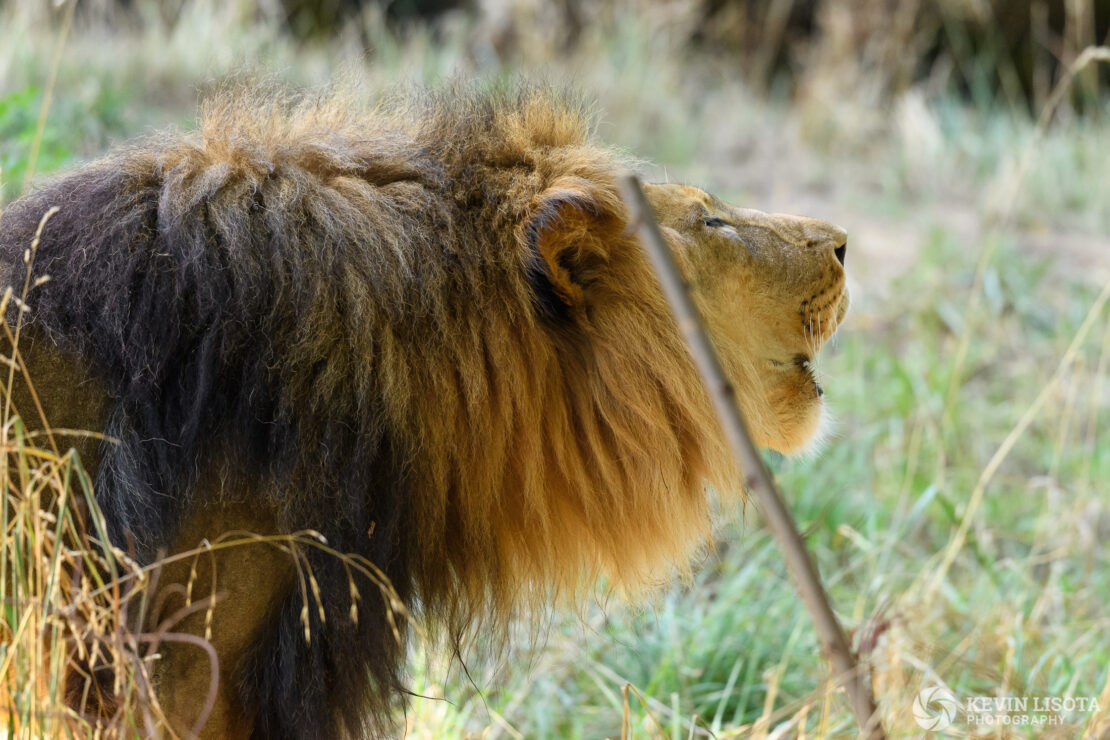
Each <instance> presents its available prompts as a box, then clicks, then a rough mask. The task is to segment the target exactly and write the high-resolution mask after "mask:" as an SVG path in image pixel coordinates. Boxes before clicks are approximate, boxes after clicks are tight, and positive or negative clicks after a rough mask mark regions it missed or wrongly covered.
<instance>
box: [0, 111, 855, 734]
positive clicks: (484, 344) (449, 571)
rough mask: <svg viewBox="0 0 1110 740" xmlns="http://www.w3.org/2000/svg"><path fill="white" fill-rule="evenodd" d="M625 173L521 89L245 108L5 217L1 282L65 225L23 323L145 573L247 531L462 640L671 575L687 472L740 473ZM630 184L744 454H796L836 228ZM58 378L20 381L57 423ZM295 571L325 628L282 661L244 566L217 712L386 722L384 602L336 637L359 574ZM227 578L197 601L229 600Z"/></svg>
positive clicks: (45, 254) (143, 146)
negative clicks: (742, 425) (83, 375)
mask: <svg viewBox="0 0 1110 740" xmlns="http://www.w3.org/2000/svg"><path fill="white" fill-rule="evenodd" d="M627 166H628V162H627V161H626V160H625V159H624V158H622V157H621V156H620V155H618V154H615V153H614V152H613V151H612V150H609V149H606V148H603V147H600V146H598V145H597V144H595V143H593V142H592V141H591V136H590V118H589V116H588V115H586V114H585V113H584V112H583V107H582V106H581V105H580V104H578V103H576V102H574V101H573V100H570V99H568V98H566V97H564V96H559V95H556V94H553V93H551V92H550V91H545V90H535V89H530V90H525V91H515V92H506V91H501V92H488V91H487V92H482V93H462V92H459V91H457V90H456V91H452V92H450V93H441V94H438V95H433V94H426V93H421V94H409V95H407V96H396V97H395V98H394V99H392V100H389V101H386V102H384V103H382V104H380V105H379V106H378V107H376V108H374V109H372V110H360V109H359V106H357V105H355V104H353V103H352V101H351V100H350V99H348V98H343V97H338V96H332V97H325V98H321V99H306V98H292V97H290V96H288V95H284V94H280V93H279V92H277V91H274V90H264V91H262V92H258V93H244V91H242V90H239V89H236V90H232V91H229V92H227V93H225V94H222V95H218V96H216V97H215V98H214V99H213V100H212V101H210V102H209V103H208V104H206V105H205V107H204V110H203V113H202V116H201V124H200V130H199V132H198V133H196V134H186V135H179V134H172V135H158V136H155V137H152V138H149V139H147V140H145V141H140V142H138V143H136V144H133V145H131V146H128V147H125V148H123V149H121V150H119V151H117V152H116V153H114V154H112V155H109V156H108V157H107V158H106V159H104V160H101V161H99V162H94V163H92V164H90V165H88V166H87V167H85V168H83V169H81V170H78V171H77V172H75V173H72V174H69V175H67V176H64V177H62V178H60V179H58V180H56V181H55V182H53V183H51V184H50V185H48V186H47V187H45V188H43V189H41V190H39V191H37V192H36V193H34V194H32V195H30V196H28V197H26V198H24V199H23V200H21V201H18V202H16V203H15V204H13V205H12V206H11V207H10V208H9V209H8V211H7V212H6V213H5V214H4V217H3V219H2V220H0V246H2V247H3V256H4V259H5V261H6V262H7V263H8V264H9V265H12V266H15V265H18V264H19V262H18V259H17V258H18V256H19V255H21V254H22V251H23V249H24V248H25V247H26V245H27V244H28V243H29V242H30V236H31V234H33V232H34V228H35V227H36V226H37V224H38V222H39V219H40V218H41V216H42V214H43V213H44V212H45V211H46V209H48V208H49V207H51V206H55V205H57V206H59V207H60V211H59V212H58V213H57V214H56V215H55V216H54V217H53V218H52V219H51V220H50V221H49V222H48V223H47V225H46V228H45V230H44V233H43V238H42V243H41V246H40V247H39V251H38V255H37V260H38V261H37V263H36V264H37V265H39V266H40V268H41V270H42V271H43V272H47V273H49V274H50V275H51V280H50V281H49V282H48V283H46V284H45V285H43V286H42V287H41V288H40V289H38V290H37V292H36V293H35V294H34V295H33V297H32V300H31V301H30V303H31V308H32V312H31V320H32V328H33V330H34V335H35V336H37V337H38V339H37V340H36V341H37V347H38V348H39V349H38V350H37V351H40V352H46V353H47V355H48V357H47V360H43V362H51V360H50V359H49V355H50V353H51V352H56V353H59V354H60V355H61V356H64V357H78V358H81V362H82V364H84V365H85V367H87V368H90V370H89V373H90V374H91V375H92V376H93V377H94V378H95V379H96V382H97V383H98V384H99V385H98V387H99V388H101V390H102V396H103V398H104V403H103V405H102V407H97V408H96V409H94V410H92V411H88V412H86V413H87V414H91V415H92V416H93V417H95V418H78V419H65V418H63V419H62V420H61V422H63V423H64V425H65V426H69V427H76V426H79V425H81V424H82V423H84V424H85V425H88V426H91V427H95V428H97V429H99V430H103V431H105V432H106V433H107V434H109V435H111V436H112V437H114V438H116V439H119V440H120V443H119V444H118V445H114V446H112V445H106V446H104V447H103V448H102V449H101V450H100V451H99V454H98V455H97V469H98V481H97V486H98V494H97V495H98V500H99V501H100V502H101V504H102V506H103V508H104V510H105V514H106V516H107V518H108V520H109V523H110V527H111V531H110V534H111V536H112V538H113V540H114V541H116V542H117V544H120V545H125V544H127V543H131V544H133V545H134V546H135V547H136V548H137V552H138V554H139V557H140V558H143V559H146V560H149V559H151V558H152V557H154V555H155V553H157V552H158V551H159V550H165V549H167V548H168V549H169V550H170V551H171V552H175V551H181V550H184V549H188V548H190V547H193V546H195V545H196V543H197V542H198V541H199V540H200V539H201V538H202V537H208V538H210V539H211V538H214V537H215V536H218V535H219V534H221V533H222V532H223V531H225V530H226V529H229V528H232V522H234V526H235V527H239V526H249V524H250V522H251V521H253V520H252V519H251V517H253V516H255V514H253V513H251V514H249V515H247V518H246V522H245V523H244V521H242V519H243V516H244V515H243V511H244V510H247V509H249V511H250V512H256V511H261V512H262V513H261V514H258V515H257V516H258V521H259V523H260V524H259V526H261V527H265V528H267V529H269V530H272V531H278V532H293V531H300V530H303V529H312V530H317V531H320V532H321V533H323V534H324V536H325V537H327V539H328V542H329V543H330V544H331V545H332V546H333V547H335V548H336V549H339V550H341V551H343V552H352V553H355V554H357V555H359V556H361V557H364V558H366V559H367V560H369V561H370V562H372V563H374V564H375V566H377V567H380V568H381V570H382V571H383V572H384V573H385V574H386V575H387V576H388V577H389V578H390V580H391V581H392V582H393V586H394V588H395V589H396V593H397V594H398V598H399V600H400V602H401V603H403V604H404V605H406V606H407V607H408V608H409V609H410V610H411V611H414V612H415V613H417V614H418V615H421V616H423V617H426V618H429V620H430V621H432V622H435V623H438V624H443V625H445V626H446V628H447V630H448V632H449V634H451V635H452V636H454V637H456V638H457V637H459V636H460V635H462V634H464V633H465V632H466V631H467V629H468V627H472V626H473V625H474V623H475V622H476V621H482V622H484V623H487V624H493V625H498V624H502V623H503V622H504V620H505V619H507V618H508V617H509V616H510V615H511V614H513V613H514V612H515V611H516V610H517V609H519V608H521V607H536V606H540V605H543V604H546V603H548V601H549V599H550V597H551V595H552V593H553V592H554V593H556V594H559V595H561V596H564V597H567V598H571V599H572V598H574V597H575V596H578V595H580V593H581V589H583V588H584V587H589V586H590V584H593V583H594V582H595V581H596V580H597V578H598V577H599V576H602V575H604V576H606V577H608V578H609V579H610V580H611V581H612V582H613V583H615V584H617V585H618V586H619V587H622V588H625V589H628V590H635V589H638V588H640V587H642V586H643V585H645V584H652V583H656V582H658V581H660V580H662V579H664V578H666V577H667V576H668V574H670V573H671V572H672V568H673V567H675V566H677V567H679V568H684V567H686V564H687V563H688V561H689V558H690V554H691V551H692V550H693V548H695V547H696V546H697V544H698V543H699V542H701V541H703V538H704V537H705V536H706V535H707V534H708V532H709V529H710V525H711V516H710V502H709V499H708V497H707V485H708V486H711V487H713V488H715V489H716V490H717V491H720V492H722V493H724V494H727V495H730V496H733V495H736V494H738V493H739V492H740V485H739V480H738V474H737V471H736V470H735V467H734V464H733V463H732V461H731V460H730V457H729V455H728V453H727V450H726V447H725V445H724V441H723V439H722V437H721V434H720V430H719V428H718V425H717V422H716V419H715V417H714V415H713V412H712V409H711V406H710V404H709V400H708V398H707V396H706V394H705V392H704V390H703V388H702V385H701V382H700V380H699V378H698V375H697V373H696V371H695V368H694V366H693V364H692V362H691V360H690V358H689V356H688V353H687V351H686V349H685V345H684V343H683V340H682V338H681V336H680V334H679V331H678V328H677V326H676V324H675V321H674V319H673V318H672V316H671V315H670V313H669V311H668V309H667V306H666V304H665V302H664V300H663V298H662V295H661V293H660V291H659V289H658V286H657V283H656V279H655V277H654V275H653V273H652V271H651V268H650V265H649V263H648V262H647V260H646V259H645V257H644V255H643V253H642V251H641V247H640V246H639V244H638V243H637V242H636V240H635V238H634V237H633V235H632V233H631V231H630V229H629V228H628V224H627V215H626V211H625V207H624V205H623V204H622V202H621V200H620V198H619V196H618V191H617V187H616V177H617V176H618V174H619V173H620V172H621V171H622V170H623V169H624V168H626V167H627ZM649 197H650V198H651V199H652V201H653V204H654V205H655V206H656V209H657V210H658V211H659V214H660V218H661V223H662V225H663V227H664V231H665V233H666V234H667V236H668V239H669V240H670V241H671V245H672V247H673V248H674V249H675V252H676V255H677V256H678V257H679V260H680V262H681V264H682V266H683V268H684V270H685V271H686V273H687V278H688V279H689V280H690V281H691V283H692V284H693V286H694V289H695V292H696V296H697V299H698V301H699V304H700V305H701V307H702V308H703V310H704V311H705V313H706V316H707V319H708V321H709V326H710V329H711V331H712V332H713V336H714V341H715V342H716V343H717V344H718V348H719V350H720V351H721V354H722V357H723V359H724V362H725V366H726V368H727V369H728V370H729V371H730V374H731V375H732V376H733V381H734V383H735V387H736V391H737V394H738V399H739V401H740V404H741V406H742V407H743V408H744V410H745V412H746V414H747V415H748V418H749V420H750V422H751V424H752V426H753V431H754V432H755V435H756V437H757V441H759V442H760V443H761V444H764V445H767V446H772V447H776V448H777V449H781V450H783V451H788V452H789V451H793V450H795V449H798V448H799V447H801V446H802V445H804V444H805V443H806V441H807V440H808V439H810V438H811V437H812V436H813V434H814V433H815V431H816V428H817V424H818V420H819V417H820V395H821V393H820V387H819V386H816V384H815V383H814V381H813V377H812V374H811V373H810V372H809V367H808V362H809V360H810V359H811V358H812V355H813V354H814V353H815V352H816V351H817V349H819V347H820V345H821V344H822V343H823V342H824V341H825V340H826V339H827V338H828V336H829V335H831V333H832V332H833V331H834V330H835V328H836V325H837V324H838V322H839V321H840V319H842V318H843V315H844V311H845V310H846V308H847V298H846V294H845V292H844V280H843V270H842V268H841V267H840V264H841V263H842V262H843V247H844V235H843V232H842V231H841V230H839V229H837V228H836V227H833V226H830V225H828V224H824V223H823V222H819V221H815V220H812V219H803V218H797V217H791V216H768V215H766V214H761V213H758V212H755V211H745V210H742V209H736V208H733V207H731V206H727V205H726V204H724V203H722V202H721V201H719V200H717V199H716V198H713V197H712V196H709V195H708V194H706V193H704V192H702V191H700V190H697V189H695V188H689V187H684V186H666V185H664V186H656V187H653V188H651V189H650V190H649ZM71 381H72V379H67V378H64V377H63V378H62V379H60V380H59V381H58V382H57V383H56V384H55V385H56V387H55V388H53V389H47V392H46V394H45V395H47V396H49V397H51V398H53V399H55V403H54V406H55V408H56V409H57V411H56V412H53V413H58V414H59V415H62V416H63V417H64V416H65V414H66V413H70V412H67V411H66V403H65V398H66V391H65V386H67V385H72V382H71ZM52 422H53V423H55V424H58V423H59V422H56V421H54V420H52ZM221 511H227V512H229V513H228V515H227V516H226V517H224V515H222V514H220V512H221ZM312 565H313V567H314V568H315V569H316V570H317V571H318V572H319V574H320V575H319V584H320V589H321V593H320V594H319V595H317V596H316V598H317V599H318V600H319V601H320V603H321V609H322V611H323V612H325V613H326V619H320V620H318V621H314V622H313V624H312V625H311V626H312V628H313V630H317V631H318V632H319V634H320V635H321V636H322V638H321V639H313V641H312V644H311V645H309V646H305V645H304V644H302V643H303V637H302V634H303V633H302V630H301V629H300V627H301V625H300V620H301V619H302V617H303V615H302V613H301V610H300V604H301V599H302V595H301V594H300V592H299V590H298V589H297V587H296V585H295V584H293V583H291V580H292V579H290V578H286V577H284V576H282V577H277V576H275V577H274V578H272V579H270V580H268V581H267V580H266V579H262V580H263V581H265V589H266V590H267V592H266V593H258V594H254V595H252V596H251V597H250V598H252V599H254V601H252V602H251V603H254V604H256V605H257V606H254V607H250V608H247V607H242V606H241V605H240V606H239V607H237V608H239V609H241V610H242V609H246V612H247V615H248V616H247V617H244V619H246V620H247V622H244V624H247V626H245V627H242V628H241V629H240V628H239V627H236V628H235V629H236V630H240V631H243V634H245V635H247V636H248V637H249V639H247V638H243V639H240V640H239V642H244V641H245V642H246V643H247V644H246V645H244V646H241V647H240V648H235V649H234V650H232V649H231V648H228V649H226V650H225V651H224V652H221V661H224V657H225V652H234V653H235V654H231V655H226V658H227V661H226V662H227V665H224V664H223V662H222V663H221V672H222V675H224V676H225V682H227V683H230V684H234V685H233V686H230V687H227V688H226V690H225V689H222V691H226V693H227V694H228V696H227V697H225V698H224V702H225V703H226V704H227V706H228V707H230V708H228V709H227V710H226V713H227V714H229V715H230V714H234V713H236V712H238V713H239V714H240V715H242V716H244V717H247V718H248V719H247V720H246V721H245V722H246V724H245V727H246V729H245V730H243V732H244V733H247V732H254V734H255V736H273V737H291V736H305V737H307V736H322V737H331V736H340V735H357V734H359V733H364V732H371V733H373V732H383V731H384V728H386V727H388V724H389V720H388V716H389V714H390V710H391V707H392V706H393V704H394V703H395V700H396V699H395V697H396V695H397V691H398V689H399V687H400V685H401V684H400V681H401V679H400V671H401V665H402V663H403V658H404V650H403V646H402V647H398V646H397V645H393V646H392V647H391V642H395V641H396V640H395V637H394V634H393V632H392V630H391V629H389V628H387V626H388V625H389V624H390V623H391V619H387V618H386V617H382V616H381V615H378V614H377V613H378V612H381V613H383V614H384V613H385V612H387V611H389V610H390V609H392V608H393V607H391V606H390V604H389V602H388V601H387V600H382V599H377V600H375V599H374V598H371V597H370V596H369V595H368V594H369V593H370V592H373V591H374V589H373V588H372V587H371V586H370V585H369V584H366V583H356V584H355V585H356V586H357V587H358V588H359V591H360V592H361V596H360V599H361V600H360V601H359V604H358V610H359V612H360V613H359V615H358V620H357V621H353V620H352V619H351V612H352V609H351V599H350V583H349V580H350V578H351V576H350V574H349V573H346V572H345V571H344V570H343V569H342V567H341V566H337V565H335V564H334V563H331V562H330V561H329V559H328V558H325V557H322V556H320V557H317V556H314V560H313V562H312ZM221 567H223V566H221ZM234 567H235V566H234V564H233V563H230V562H229V563H228V564H227V565H226V567H224V569H223V570H222V571H221V578H222V579H223V580H222V582H221V584H222V587H224V588H227V589H230V590H231V591H232V592H233V593H236V594H241V593H251V588H252V587H251V586H250V584H249V583H248V581H247V580H243V579H248V578H249V576H248V575H243V576H235V575H233V573H234ZM263 567H265V566H263ZM273 568H275V569H278V570H280V569H281V568H286V569H287V568H288V566H287V565H285V566H278V565H274V566H273ZM275 572H276V571H275ZM236 578H239V579H240V580H239V581H236V580H235V579H236ZM356 580H357V579H356ZM237 588H238V590H236V589H237ZM261 588H262V587H261V586H260V587H259V589H261ZM256 590H258V589H256ZM229 609H230V607H229ZM313 614H315V612H314V611H313ZM303 618H306V619H307V617H303ZM216 619H217V622H216V624H217V625H219V619H220V611H219V608H218V609H217V611H216ZM228 619H231V617H228ZM312 619H314V620H315V616H313V617H312ZM251 620H253V623H251ZM229 623H230V622H229ZM248 623H249V624H248ZM236 624H238V622H236ZM298 641H300V642H298ZM236 644H238V643H236ZM274 655H277V656H281V657H280V658H279V659H275V658H272V657H269V658H268V657H266V656H274ZM170 664H171V663H170V662H169V661H168V660H167V663H166V665H170ZM166 671H167V672H168V671H170V669H169V668H167V669H166ZM367 671H369V674H370V680H369V681H364V680H362V679H360V678H359V676H360V675H362V676H365V675H366V672H367ZM321 674H323V675H324V676H325V677H326V680H325V677H322V676H321ZM252 682H253V683H252ZM187 683H188V681H187V680H185V679H181V680H177V681H175V680H174V679H173V678H172V677H169V678H164V679H163V683H162V684H161V686H162V688H161V691H163V692H172V691H182V690H185V688H183V686H182V684H187ZM286 683H287V684H289V685H290V686H291V687H292V688H284V686H285V684H286ZM195 690H196V689H195V687H194V691H195ZM290 703H292V704H294V705H295V706H292V707H286V706H285V705H287V704H290ZM250 718H253V719H250ZM228 726H229V727H230V725H228ZM212 732H213V733H214V736H217V735H219V734H220V733H221V730H220V729H218V728H217V729H215V730H212ZM222 732H230V731H229V730H228V729H227V727H225V728H224V729H223V730H222Z"/></svg>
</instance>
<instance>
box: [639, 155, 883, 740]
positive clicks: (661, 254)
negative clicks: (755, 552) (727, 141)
mask: <svg viewBox="0 0 1110 740" xmlns="http://www.w3.org/2000/svg"><path fill="white" fill-rule="evenodd" d="M620 185H621V193H622V195H623V196H624V200H625V203H626V204H627V205H628V208H629V212H630V217H631V219H632V225H633V226H634V227H635V228H636V230H637V232H638V233H639V236H640V240H641V241H642V242H643V245H644V247H645V249H646V250H647V252H648V255H649V256H650V257H651V261H652V263H653V264H654V265H655V271H656V274H657V275H658V277H659V282H660V283H661V284H662V286H663V292H664V294H665V295H666V297H667V301H668V302H669V303H670V305H671V310H672V311H674V314H675V318H676V319H677V320H678V325H679V326H680V327H681V328H682V331H683V333H684V334H685V336H686V341H687V342H688V343H689V345H690V351H691V354H692V355H693V358H694V361H695V362H696V363H697V366H698V369H699V370H700V371H701V374H702V378H703V380H704V381H705V385H706V387H707V389H708V390H709V394H710V397H711V398H712V399H713V404H714V406H715V407H716V409H717V415H718V417H719V418H720V421H721V426H722V427H723V428H724V431H725V436H726V437H727V438H728V442H729V445H730V446H731V447H732V451H733V454H734V455H735V456H736V461H737V463H738V464H739V466H740V470H741V471H742V472H743V474H744V487H745V488H746V489H747V490H748V491H749V492H750V493H751V494H752V495H754V496H755V498H756V500H757V501H758V503H759V506H760V508H761V509H762V510H763V513H764V516H766V518H767V523H768V525H769V526H770V528H771V534H772V535H773V536H774V538H775V540H776V542H778V545H779V549H780V550H782V555H783V559H784V560H786V565H787V568H788V569H789V570H790V574H791V576H792V577H793V579H794V583H795V585H796V586H797V588H798V591H799V593H800V594H801V596H802V601H803V602H805V605H806V608H807V609H808V610H809V613H810V616H811V617H812V618H813V624H814V627H816V629H817V634H818V637H819V638H820V640H821V645H822V647H823V649H824V652H825V655H826V656H827V657H828V659H829V662H830V663H831V664H832V670H833V679H834V681H837V682H842V684H843V686H844V690H845V691H846V692H847V694H848V698H849V700H850V701H851V704H852V710H853V712H855V715H856V721H857V722H858V723H859V727H860V732H861V734H862V735H863V736H864V737H867V738H871V740H880V739H881V738H885V737H886V736H885V734H884V733H883V729H882V726H881V724H880V722H879V717H878V714H877V713H876V711H875V702H874V699H873V698H872V696H871V685H870V682H869V679H868V676H867V673H866V672H865V671H863V670H861V669H860V667H859V666H858V665H857V662H856V656H855V655H854V654H853V653H852V649H851V646H850V645H849V644H848V638H847V637H846V636H845V634H844V630H843V629H842V628H841V626H840V622H839V621H837V618H836V614H834V613H833V610H832V607H831V606H830V605H829V599H828V596H826V594H825V589H824V587H823V586H822V585H821V577H820V575H819V574H818V572H817V567H816V566H815V565H814V564H813V560H812V559H811V558H810V556H809V553H808V551H807V550H806V546H805V542H804V541H803V540H802V537H801V535H800V534H798V528H797V525H795V523H794V517H793V516H792V515H791V513H790V509H789V508H787V506H786V504H785V503H784V502H783V498H782V494H781V493H779V490H778V487H777V486H776V485H775V482H774V480H773V479H772V477H771V474H770V472H769V471H768V470H767V466H766V465H764V463H763V458H762V457H761V456H760V454H759V450H758V448H757V447H756V446H755V443H753V442H752V439H751V436H750V435H749V434H748V428H747V425H746V424H745V423H744V419H743V417H742V416H741V414H740V409H739V407H738V406H737V405H736V398H735V396H736V392H735V389H734V388H733V387H732V384H731V383H730V382H729V381H728V379H727V378H726V377H725V374H724V372H723V370H722V369H721V363H720V360H718V358H717V353H716V352H715V351H714V349H713V345H712V344H711V343H710V341H709V336H708V335H707V334H706V332H705V327H704V325H703V324H702V321H701V317H700V316H699V314H698V310H697V308H696V307H695V306H694V302H693V299H692V298H691V297H690V289H689V286H688V285H687V284H686V281H685V280H684V279H683V277H682V273H681V272H680V271H679V269H678V265H677V264H675V259H674V256H673V255H672V254H671V251H670V248H669V247H668V246H667V243H666V241H664V239H663V235H662V234H661V233H660V232H659V226H658V225H657V224H656V221H655V214H654V213H653V211H652V209H651V205H650V204H649V203H648V201H647V198H646V197H645V196H644V191H643V188H642V187H641V186H640V180H639V178H638V177H636V175H633V174H627V175H624V176H623V177H621V181H620Z"/></svg>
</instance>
